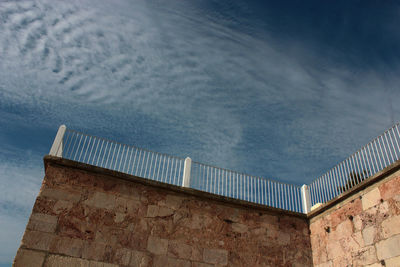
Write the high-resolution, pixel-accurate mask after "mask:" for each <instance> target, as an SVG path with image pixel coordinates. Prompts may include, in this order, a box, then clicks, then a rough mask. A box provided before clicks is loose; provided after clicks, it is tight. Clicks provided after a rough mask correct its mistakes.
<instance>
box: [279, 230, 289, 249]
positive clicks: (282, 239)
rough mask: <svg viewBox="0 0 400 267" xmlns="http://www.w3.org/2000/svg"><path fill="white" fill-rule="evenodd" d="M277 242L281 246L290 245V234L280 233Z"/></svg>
mask: <svg viewBox="0 0 400 267" xmlns="http://www.w3.org/2000/svg"><path fill="white" fill-rule="evenodd" d="M277 241H278V244H279V245H281V246H285V245H288V244H290V234H289V233H284V232H279V235H278V239H277Z"/></svg>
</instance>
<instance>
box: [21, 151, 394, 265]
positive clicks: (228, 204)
mask: <svg viewBox="0 0 400 267" xmlns="http://www.w3.org/2000/svg"><path fill="white" fill-rule="evenodd" d="M45 165H46V175H45V178H44V180H43V184H42V187H41V191H40V193H39V196H38V197H37V199H36V202H35V205H34V207H33V211H32V214H31V216H30V219H29V222H28V225H27V228H26V231H25V234H24V236H23V240H22V242H21V246H20V248H19V250H18V252H17V255H16V257H15V260H14V264H15V266H99V267H100V266H102V267H112V266H143V267H144V266H162V267H166V266H174V267H175V266H176V267H179V266H185V267H186V266H187V267H208V266H246V267H247V266H311V265H312V258H311V246H310V238H309V228H308V222H307V219H306V217H305V216H301V215H300V214H294V213H290V212H284V211H280V210H276V209H271V208H262V207H258V206H255V205H253V206H249V205H247V204H245V203H240V201H236V202H237V203H236V204H234V203H232V201H229V200H228V201H227V200H225V201H223V198H221V200H219V199H216V198H214V199H213V198H212V197H210V195H209V194H207V193H201V192H197V193H196V192H194V190H191V189H179V188H177V187H173V186H169V188H166V187H165V185H161V184H157V183H154V182H149V181H147V180H144V179H141V178H137V177H131V178H132V179H131V180H130V181H128V180H124V179H121V177H117V176H115V175H111V174H110V172H108V171H104V170H103V171H101V170H100V171H99V168H96V167H90V166H84V165H82V164H80V165H79V164H78V163H74V162H70V161H66V160H56V159H50V158H47V159H45ZM122 178H124V177H122ZM125 178H127V177H126V176H125ZM128 178H129V177H128ZM163 186H164V188H163ZM185 190H186V191H185ZM233 202H234V201H233ZM360 203H361V202H360ZM385 203H386V205H387V209H388V210H389V209H390V210H391V209H392V208H391V207H389V206H390V204H389V203H390V202H388V201H386V202H385ZM380 206H381V205H380ZM380 206H379V207H380ZM375 209H376V210H381V209H383V207H382V208H375ZM391 212H392V213H393V212H394V211H391ZM395 218H397V217H391V219H393V220H394V219H395ZM355 219H356V218H355ZM361 219H362V218H359V219H357V220H361ZM354 221H355V220H354ZM346 222H347V221H346ZM385 222H386V224H390V221H385ZM314 228H315V227H314ZM332 228H333V226H332ZM364 228H365V229H367V227H366V226H365V227H364ZM364 228H363V229H364ZM385 229H386V228H385ZM360 231H361V229H360ZM322 234H323V235H325V233H324V232H322ZM394 234H395V233H394V232H393V230H390V232H385V233H384V235H385V237H386V236H387V237H389V235H390V236H392V235H394ZM390 238H391V239H390ZM390 238H389V239H387V241H384V242H398V241H397V240H398V239H396V237H390ZM382 253H387V252H382ZM384 256H385V257H386V254H384Z"/></svg>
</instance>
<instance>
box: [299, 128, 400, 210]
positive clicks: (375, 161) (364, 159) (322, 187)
mask: <svg viewBox="0 0 400 267" xmlns="http://www.w3.org/2000/svg"><path fill="white" fill-rule="evenodd" d="M399 144H400V132H399V123H397V124H395V125H394V126H392V127H391V128H390V129H388V130H387V131H385V132H384V133H383V134H381V135H379V136H378V137H376V138H375V139H373V140H372V141H371V142H369V143H368V144H367V145H365V146H364V147H362V148H361V149H360V150H358V151H357V152H356V153H354V154H353V155H351V156H350V157H349V158H347V159H346V160H344V161H342V162H340V163H339V164H338V165H336V166H335V167H333V168H332V169H331V170H329V171H328V172H327V173H325V174H323V175H322V176H320V177H318V178H317V179H316V180H314V181H313V182H312V183H311V184H310V185H309V186H308V190H309V192H310V203H309V204H308V207H306V208H305V209H304V211H305V212H306V213H307V212H309V211H310V209H309V206H312V205H315V204H317V203H325V202H327V201H329V200H331V199H333V198H335V197H337V196H338V195H340V194H342V193H344V192H346V191H348V190H349V189H351V188H352V187H354V186H355V185H357V184H359V183H361V182H362V181H364V180H366V179H368V178H369V177H371V176H372V175H374V174H376V173H377V172H379V171H381V170H383V169H384V168H386V167H388V166H389V165H391V164H393V163H394V162H395V161H397V160H399V156H400V146H399ZM306 206H307V205H306Z"/></svg>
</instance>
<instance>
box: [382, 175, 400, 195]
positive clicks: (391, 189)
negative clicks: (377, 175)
mask: <svg viewBox="0 0 400 267" xmlns="http://www.w3.org/2000/svg"><path fill="white" fill-rule="evenodd" d="M396 175H399V174H396ZM379 191H380V193H381V196H382V199H384V200H388V199H390V198H393V197H394V196H396V195H399V192H400V177H396V178H393V179H391V180H390V181H387V182H386V183H383V184H381V185H380V186H379Z"/></svg>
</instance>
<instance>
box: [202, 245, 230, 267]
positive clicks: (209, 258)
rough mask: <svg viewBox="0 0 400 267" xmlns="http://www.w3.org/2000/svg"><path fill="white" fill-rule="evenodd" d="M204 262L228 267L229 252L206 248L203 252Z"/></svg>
mask: <svg viewBox="0 0 400 267" xmlns="http://www.w3.org/2000/svg"><path fill="white" fill-rule="evenodd" d="M203 261H204V262H206V263H213V264H219V265H222V266H226V265H227V264H228V251H226V250H224V249H209V248H205V249H204V251H203Z"/></svg>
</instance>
